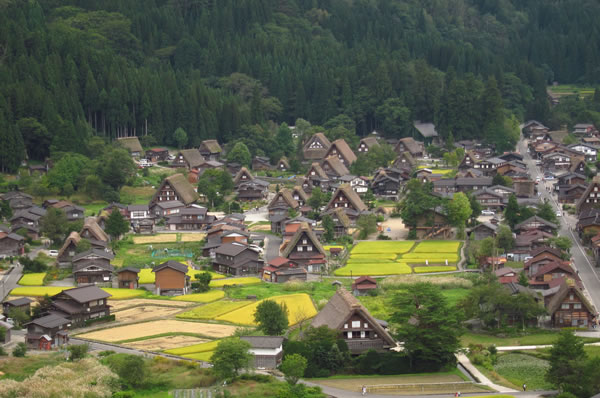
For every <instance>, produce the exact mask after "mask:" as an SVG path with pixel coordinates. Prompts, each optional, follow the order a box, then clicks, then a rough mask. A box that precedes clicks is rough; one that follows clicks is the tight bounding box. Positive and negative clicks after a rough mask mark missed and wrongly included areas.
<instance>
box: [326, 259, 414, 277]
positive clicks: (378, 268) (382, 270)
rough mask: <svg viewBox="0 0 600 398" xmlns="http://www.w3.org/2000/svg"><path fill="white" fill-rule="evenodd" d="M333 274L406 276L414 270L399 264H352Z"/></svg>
mask: <svg viewBox="0 0 600 398" xmlns="http://www.w3.org/2000/svg"><path fill="white" fill-rule="evenodd" d="M333 273H334V275H339V276H360V275H371V276H373V275H404V274H410V273H412V268H410V266H408V265H407V264H403V263H397V262H372V263H351V264H348V265H346V266H345V267H342V268H338V269H336V270H335V271H334V272H333Z"/></svg>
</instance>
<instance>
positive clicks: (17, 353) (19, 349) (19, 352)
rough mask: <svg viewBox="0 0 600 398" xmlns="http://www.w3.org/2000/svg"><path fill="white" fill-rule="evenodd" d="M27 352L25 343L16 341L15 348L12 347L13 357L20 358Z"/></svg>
mask: <svg viewBox="0 0 600 398" xmlns="http://www.w3.org/2000/svg"><path fill="white" fill-rule="evenodd" d="M26 353H27V345H25V343H18V344H17V346H16V347H15V348H13V352H12V354H13V357H18V358H22V357H24V356H25V354H26Z"/></svg>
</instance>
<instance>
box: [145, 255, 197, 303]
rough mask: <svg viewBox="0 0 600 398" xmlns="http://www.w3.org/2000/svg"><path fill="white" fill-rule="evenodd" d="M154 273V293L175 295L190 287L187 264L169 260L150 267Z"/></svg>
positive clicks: (183, 292)
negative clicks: (152, 267)
mask: <svg viewBox="0 0 600 398" xmlns="http://www.w3.org/2000/svg"><path fill="white" fill-rule="evenodd" d="M152 272H154V273H155V275H156V276H155V280H154V286H155V289H156V294H158V295H163V296H177V295H182V294H186V293H187V292H188V290H189V288H190V279H191V278H190V276H189V275H188V266H187V265H185V264H182V263H180V262H178V261H174V260H169V261H166V262H164V263H162V264H160V265H157V266H156V267H154V269H152Z"/></svg>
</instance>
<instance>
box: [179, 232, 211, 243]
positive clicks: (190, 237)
mask: <svg viewBox="0 0 600 398" xmlns="http://www.w3.org/2000/svg"><path fill="white" fill-rule="evenodd" d="M204 238H206V234H181V242H201V241H203V240H204Z"/></svg>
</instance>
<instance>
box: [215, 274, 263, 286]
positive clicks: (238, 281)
mask: <svg viewBox="0 0 600 398" xmlns="http://www.w3.org/2000/svg"><path fill="white" fill-rule="evenodd" d="M220 276H221V277H223V275H220ZM261 282H262V281H261V280H260V279H259V278H255V277H243V278H229V279H223V278H221V279H218V280H211V281H210V287H223V286H225V285H254V284H256V283H261Z"/></svg>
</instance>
